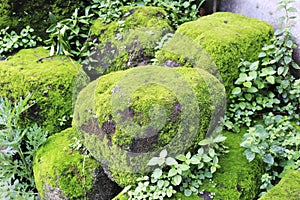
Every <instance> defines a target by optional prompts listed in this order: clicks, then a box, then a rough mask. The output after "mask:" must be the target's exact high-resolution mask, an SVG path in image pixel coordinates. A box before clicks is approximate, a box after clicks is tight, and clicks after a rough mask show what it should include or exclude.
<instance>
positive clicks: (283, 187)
mask: <svg viewBox="0 0 300 200" xmlns="http://www.w3.org/2000/svg"><path fill="white" fill-rule="evenodd" d="M298 199H300V171H290V172H288V173H287V174H286V175H285V176H284V177H283V178H282V179H281V180H280V182H279V183H278V184H277V185H276V186H275V187H273V188H272V189H271V190H270V191H268V192H267V193H266V194H265V195H264V196H263V197H262V198H260V199H259V200H298Z"/></svg>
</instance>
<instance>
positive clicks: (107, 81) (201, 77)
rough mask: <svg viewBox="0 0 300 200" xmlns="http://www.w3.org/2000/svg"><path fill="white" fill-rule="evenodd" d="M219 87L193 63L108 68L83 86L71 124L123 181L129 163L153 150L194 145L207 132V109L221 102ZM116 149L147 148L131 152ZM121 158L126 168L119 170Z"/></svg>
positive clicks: (125, 182)
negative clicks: (188, 66) (113, 70)
mask: <svg viewBox="0 0 300 200" xmlns="http://www.w3.org/2000/svg"><path fill="white" fill-rule="evenodd" d="M222 90H223V91H224V88H223V85H222V84H220V82H219V81H218V80H217V79H216V78H215V77H214V76H212V75H210V74H209V73H207V72H205V71H198V70H197V69H195V68H175V69H170V68H166V67H159V66H144V67H137V68H132V69H129V70H125V71H119V72H113V73H110V74H108V75H105V76H102V77H100V78H99V79H97V80H96V81H94V82H92V83H91V84H90V85H89V86H88V87H87V88H85V89H83V91H82V92H81V93H80V95H79V97H78V101H77V102H76V106H75V111H74V121H73V125H74V127H77V128H78V129H79V130H80V131H81V132H82V134H83V138H84V140H85V142H86V143H85V146H86V147H87V148H88V149H89V150H90V151H91V152H92V154H93V156H94V157H96V158H97V159H99V160H103V159H104V160H106V159H108V160H109V161H108V163H110V165H109V167H110V168H111V172H112V174H113V177H114V178H115V181H116V182H117V183H118V184H120V185H121V186H125V185H128V184H131V183H133V182H135V177H136V176H134V175H133V174H134V173H132V172H133V169H134V168H136V167H137V166H135V165H134V163H136V162H139V163H140V162H142V161H143V162H144V163H147V162H148V161H149V160H150V158H151V157H152V156H154V153H155V150H158V149H160V148H162V147H165V148H169V147H170V149H171V151H170V156H171V155H172V154H173V155H176V154H178V152H180V151H182V150H187V149H188V148H191V149H192V148H194V147H195V146H196V144H197V142H198V141H200V140H201V139H203V138H204V136H205V135H206V134H207V131H208V127H209V125H210V122H211V120H212V119H211V114H212V111H213V110H214V109H217V108H218V106H223V105H224V104H223V103H224V102H223V101H222V95H223V97H224V96H225V93H223V94H222V92H221V91H222ZM87 99H89V100H88V101H87ZM212 101H214V102H213V103H212ZM213 104H214V105H213ZM89 114H90V115H91V116H90V117H89ZM198 115H199V116H198ZM95 116H97V119H95ZM212 121H213V120H212ZM193 133H195V135H193ZM144 136H145V137H144ZM99 138H100V139H99ZM120 149H121V150H120ZM122 152H129V153H143V152H152V154H149V155H147V156H142V157H134V158H133V157H130V156H129V157H127V156H126V155H123V154H122ZM106 154H107V155H106ZM111 154H113V156H110V155H111ZM141 155H142V154H141ZM122 156H124V157H122ZM111 159H112V160H111ZM135 159H137V160H138V161H137V160H135ZM122 162H123V163H122ZM124 163H125V165H128V168H126V169H123V170H122V169H121V167H122V166H123V165H124ZM132 165H134V166H132ZM138 167H139V169H140V170H141V171H143V166H138ZM144 167H145V166H144Z"/></svg>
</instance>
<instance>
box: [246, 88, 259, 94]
mask: <svg viewBox="0 0 300 200" xmlns="http://www.w3.org/2000/svg"><path fill="white" fill-rule="evenodd" d="M257 91H258V89H257V88H256V87H251V88H248V89H247V92H249V93H255V92H257Z"/></svg>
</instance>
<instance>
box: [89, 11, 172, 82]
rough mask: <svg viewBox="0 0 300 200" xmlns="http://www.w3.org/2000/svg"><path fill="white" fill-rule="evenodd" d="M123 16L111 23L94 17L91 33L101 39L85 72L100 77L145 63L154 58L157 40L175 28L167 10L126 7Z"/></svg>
mask: <svg viewBox="0 0 300 200" xmlns="http://www.w3.org/2000/svg"><path fill="white" fill-rule="evenodd" d="M122 13H123V14H122V15H123V16H122V19H121V20H119V21H114V22H111V23H109V24H104V23H103V22H102V21H101V20H95V21H94V22H93V26H92V27H91V36H92V37H93V38H98V41H99V42H100V44H99V46H98V50H97V51H96V53H95V54H94V55H92V58H93V59H94V60H97V61H98V62H95V63H91V65H92V66H93V67H92V68H93V69H92V70H91V69H89V68H90V66H87V67H86V71H87V73H88V74H91V76H97V77H98V76H99V75H102V74H106V73H109V72H112V71H117V70H124V69H128V68H131V67H135V66H138V65H146V64H147V63H149V62H150V60H151V59H152V58H153V57H154V51H155V47H156V46H157V42H160V41H161V39H162V37H163V36H164V35H165V34H166V33H168V32H171V31H172V28H171V26H170V22H169V20H168V19H167V18H166V15H167V14H166V12H165V11H164V10H163V9H161V8H157V7H146V6H142V7H123V8H122Z"/></svg>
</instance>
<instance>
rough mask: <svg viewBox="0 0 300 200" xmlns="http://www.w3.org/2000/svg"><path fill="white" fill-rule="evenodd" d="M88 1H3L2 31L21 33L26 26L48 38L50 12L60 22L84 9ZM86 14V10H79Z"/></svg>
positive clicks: (1, 8)
mask: <svg viewBox="0 0 300 200" xmlns="http://www.w3.org/2000/svg"><path fill="white" fill-rule="evenodd" d="M86 5H88V1H86V2H83V1H77V0H68V1H64V0H52V1H47V0H40V1H35V0H28V1H22V2H21V1H18V0H1V5H0V29H2V28H6V27H7V26H9V27H11V29H12V30H15V31H17V32H19V31H20V30H21V29H22V28H25V26H26V25H30V26H31V27H32V28H34V30H35V34H38V35H40V36H42V37H44V38H46V37H47V35H46V29H47V28H48V27H49V26H50V20H49V12H52V13H53V14H54V15H55V16H56V17H57V19H58V20H61V19H64V18H67V17H70V16H71V15H72V13H73V12H74V10H75V8H83V7H85V6H86ZM79 12H80V13H84V9H79Z"/></svg>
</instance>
